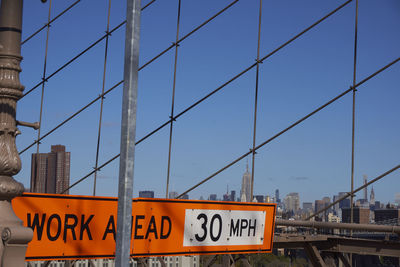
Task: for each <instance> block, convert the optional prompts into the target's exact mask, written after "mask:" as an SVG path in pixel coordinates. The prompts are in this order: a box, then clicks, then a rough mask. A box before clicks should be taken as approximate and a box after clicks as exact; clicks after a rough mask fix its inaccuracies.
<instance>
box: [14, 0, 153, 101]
mask: <svg viewBox="0 0 400 267" xmlns="http://www.w3.org/2000/svg"><path fill="white" fill-rule="evenodd" d="M155 1H156V0H153V1H151V2H149V3H148V4H147V5H146V6H144V7H143V8H142V11H143V10H144V9H145V8H146V7H148V6H150V5H151V4H153V3H154V2H155ZM125 23H126V20H125V21H123V22H121V23H120V24H118V25H117V26H115V27H114V28H113V29H112V30H111V31H109V32H108V33H106V34H104V35H103V36H101V37H100V38H99V39H97V40H96V41H94V42H93V43H91V44H90V45H89V46H88V47H87V48H85V49H84V50H82V51H81V52H80V53H78V54H77V55H76V56H74V57H73V58H72V59H70V60H69V61H67V62H66V63H65V64H63V65H62V66H61V67H59V68H58V69H56V70H55V71H54V72H53V73H51V74H50V75H49V76H48V77H46V78H45V79H44V80H42V81H41V82H39V83H37V84H36V85H35V86H33V87H32V88H31V89H29V90H28V91H27V92H26V93H24V95H23V96H22V97H21V99H22V98H24V97H25V96H27V95H28V94H30V93H31V92H32V91H33V90H35V89H36V88H38V87H39V86H40V85H42V84H43V83H44V82H47V81H48V80H49V79H50V78H52V77H53V76H54V75H56V74H57V73H59V72H60V71H61V70H63V69H64V68H65V67H67V66H68V65H70V64H71V63H72V62H74V61H75V60H77V59H78V58H80V57H81V56H82V55H84V54H86V52H88V51H89V50H90V49H92V48H93V47H95V46H96V45H97V44H99V43H100V42H101V41H103V40H104V39H105V38H106V37H107V36H110V35H111V34H112V33H113V32H115V31H116V30H118V29H119V28H121V27H122V26H123V25H124V24H125Z"/></svg>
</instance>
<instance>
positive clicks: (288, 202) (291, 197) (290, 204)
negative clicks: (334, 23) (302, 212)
mask: <svg viewBox="0 0 400 267" xmlns="http://www.w3.org/2000/svg"><path fill="white" fill-rule="evenodd" d="M283 202H284V204H285V209H286V210H287V211H293V212H296V211H298V210H299V209H300V197H299V193H296V192H292V193H289V194H287V195H286V197H285V198H284V200H283Z"/></svg>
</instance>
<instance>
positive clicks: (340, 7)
mask: <svg viewBox="0 0 400 267" xmlns="http://www.w3.org/2000/svg"><path fill="white" fill-rule="evenodd" d="M237 1H238V0H235V1H234V2H232V3H231V4H230V5H229V6H231V5H233V4H234V3H236V2H237ZM351 1H352V0H348V1H347V2H345V3H343V4H342V5H340V6H339V7H337V8H336V9H334V10H333V11H331V12H330V13H328V14H327V15H325V16H324V17H322V18H321V19H319V20H317V21H316V22H315V23H313V24H312V25H311V26H309V27H307V28H306V29H304V30H303V31H301V32H300V33H298V34H296V35H295V36H294V37H292V38H291V39H289V40H288V41H286V42H285V43H283V44H282V45H280V46H279V47H278V48H276V49H274V50H273V51H272V52H270V53H268V54H267V55H265V56H264V57H263V58H262V59H261V60H260V61H261V62H260V63H262V62H263V61H264V60H266V59H268V58H269V57H271V56H272V55H274V54H275V53H277V52H278V51H280V50H281V49H283V48H284V47H286V46H287V45H288V44H290V43H291V42H293V41H294V40H296V39H297V38H299V37H300V36H302V35H303V34H305V33H306V32H308V31H309V30H310V29H312V28H313V27H315V26H317V25H318V24H319V23H321V22H322V21H324V20H326V19H327V18H329V17H330V16H331V15H333V14H335V13H336V12H338V11H339V10H340V9H342V8H343V7H345V6H346V5H347V4H349V3H350V2H351ZM226 8H227V7H226ZM226 8H225V10H226ZM220 12H221V11H220ZM217 14H218V13H217ZM215 16H216V15H214V16H213V17H214V18H215ZM213 17H212V18H213ZM210 19H211V18H210ZM210 19H209V20H208V21H210ZM201 25H205V23H203V24H201ZM199 27H200V26H199ZM199 27H197V28H196V29H199ZM196 29H195V30H196ZM195 30H193V31H192V32H194V31H195ZM189 34H191V33H189ZM188 36H189V35H186V36H185V37H183V38H181V39H180V40H181V41H182V40H183V39H185V38H186V37H188ZM171 47H173V45H172V46H171ZM149 62H150V61H149ZM149 62H148V63H149ZM148 63H146V64H144V65H143V66H142V67H141V68H144V67H145V66H147V65H148ZM392 64H394V63H392ZM256 65H257V62H256V63H253V64H252V65H250V66H248V67H247V68H245V69H244V70H242V71H241V72H239V73H238V74H236V75H235V76H234V77H232V78H231V79H230V80H228V81H226V82H225V83H223V84H222V85H220V86H219V87H218V88H216V89H214V90H213V91H211V92H210V93H208V94H207V95H206V96H204V97H202V98H201V99H199V100H198V101H196V102H195V103H193V104H191V105H190V106H189V107H187V108H186V109H184V110H183V111H181V112H180V113H178V114H177V115H176V116H175V117H174V118H170V119H169V120H168V121H166V122H164V123H163V124H161V125H160V126H159V127H158V128H156V129H155V130H153V131H151V132H150V133H148V134H147V135H146V136H144V137H143V138H142V139H140V140H139V141H138V142H136V145H138V144H139V143H141V142H142V141H144V140H145V139H147V138H149V137H150V136H152V135H153V134H155V133H157V132H158V131H159V130H161V129H162V128H164V127H165V126H167V125H168V124H169V123H170V122H171V120H176V119H178V118H179V117H181V116H182V115H184V114H185V113H187V112H188V111H190V110H191V109H193V108H194V107H196V106H198V105H199V104H200V103H202V102H204V101H205V100H206V99H208V98H209V97H211V96H212V95H214V94H215V93H217V92H218V91H220V90H221V89H223V88H224V87H226V86H227V85H228V84H230V83H231V82H233V81H234V80H236V79H237V78H239V77H240V76H242V75H243V74H245V73H247V72H248V71H249V70H251V69H252V68H254V67H255V66H256ZM387 67H388V66H387ZM387 67H386V68H387ZM141 68H139V70H140V69H141ZM378 72H379V71H378ZM122 82H123V81H120V82H119V83H122ZM118 157H119V154H118V155H116V156H114V157H113V158H112V159H111V160H109V161H107V162H108V163H110V162H112V161H113V160H114V159H117V158H118ZM85 177H88V176H87V175H86V176H85ZM83 180H84V179H83V178H81V179H79V180H78V181H80V182H81V181H83ZM76 184H77V183H75V184H74V185H76ZM71 187H72V186H70V187H69V188H71Z"/></svg>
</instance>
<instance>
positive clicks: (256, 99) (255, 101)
mask: <svg viewBox="0 0 400 267" xmlns="http://www.w3.org/2000/svg"><path fill="white" fill-rule="evenodd" d="M261 17H262V0H260V6H259V14H258V36H257V59H256V62H257V65H256V88H255V90H254V118H253V146H252V148H253V149H252V151H253V152H252V153H251V154H252V159H251V187H250V200H247V201H253V197H254V166H255V157H256V151H255V150H254V148H255V146H256V133H257V103H258V82H259V72H260V39H261Z"/></svg>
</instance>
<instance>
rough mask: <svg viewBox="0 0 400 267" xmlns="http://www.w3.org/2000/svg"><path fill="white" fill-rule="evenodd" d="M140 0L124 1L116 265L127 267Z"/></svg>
mask: <svg viewBox="0 0 400 267" xmlns="http://www.w3.org/2000/svg"><path fill="white" fill-rule="evenodd" d="M140 2H141V1H140V0H127V7H126V33H125V62H124V91H123V98H122V120H121V158H120V164H119V184H118V216H117V238H116V252H115V266H121V267H122V266H124V267H125V266H129V255H130V243H131V238H130V237H131V236H130V232H131V217H132V194H133V166H134V158H135V157H134V156H135V133H136V99H137V87H138V65H139V37H140Z"/></svg>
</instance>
